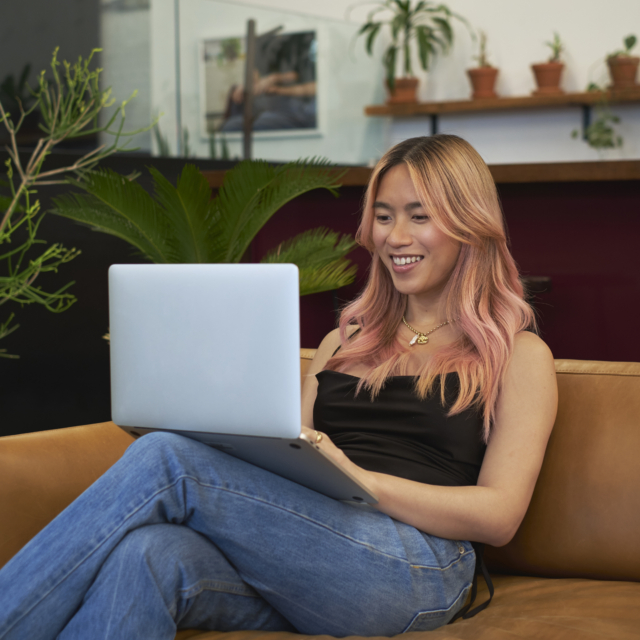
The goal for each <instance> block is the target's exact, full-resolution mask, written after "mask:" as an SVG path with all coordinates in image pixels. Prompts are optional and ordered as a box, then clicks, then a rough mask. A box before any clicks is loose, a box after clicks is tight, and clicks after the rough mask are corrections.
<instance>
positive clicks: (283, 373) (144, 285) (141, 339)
mask: <svg viewBox="0 0 640 640" xmlns="http://www.w3.org/2000/svg"><path fill="white" fill-rule="evenodd" d="M299 307H300V299H299V285H298V268H297V267H296V266H295V265H292V264H177V265H165V264H145V265H125V264H119V265H112V266H111V267H110V269H109V324H110V327H109V331H110V336H111V339H110V345H111V346H110V349H111V411H112V419H113V422H115V424H117V425H118V426H119V427H121V428H122V429H124V430H125V431H127V432H128V433H129V434H131V435H132V436H133V437H135V438H137V437H140V436H143V435H144V434H146V433H150V432H152V431H169V432H172V433H178V434H181V435H184V436H186V437H188V438H193V439H195V440H199V441H200V442H203V443H205V444H207V445H209V446H212V447H215V448H217V449H220V450H222V451H224V452H226V453H228V454H230V455H232V456H235V457H237V458H240V459H242V460H246V461H247V462H250V463H252V464H254V465H257V466H259V467H262V468H263V469H266V470H268V471H271V472H273V473H276V474H278V475H280V476H283V477H285V478H288V479H290V480H293V481H294V482H297V483H299V484H301V485H304V486H306V487H309V488H311V489H314V490H315V491H318V492H320V493H324V494H325V495H327V496H330V497H332V498H335V499H338V500H349V501H355V502H367V503H376V502H377V499H376V497H375V496H374V495H373V494H372V493H371V492H370V491H368V490H367V489H366V487H364V486H363V485H362V484H361V483H360V482H358V481H357V480H356V479H355V478H354V477H353V476H352V475H350V474H349V473H348V472H347V471H346V470H344V469H342V468H341V467H340V466H339V465H337V464H335V463H334V462H333V461H332V460H331V459H330V458H329V457H328V456H327V455H326V454H325V453H324V452H323V451H321V450H320V449H319V448H318V447H317V446H316V445H315V444H314V443H313V442H311V441H310V440H309V439H308V438H307V437H306V436H305V435H303V434H302V433H301V419H300V413H301V411H300V312H299Z"/></svg>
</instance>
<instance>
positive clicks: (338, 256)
mask: <svg viewBox="0 0 640 640" xmlns="http://www.w3.org/2000/svg"><path fill="white" fill-rule="evenodd" d="M356 246H357V245H356V242H355V241H354V240H353V238H352V237H351V236H343V237H340V236H339V234H338V233H336V232H334V231H330V230H328V229H324V228H318V229H311V230H310V231H305V232H303V233H301V234H299V235H297V236H295V237H294V238H291V239H290V240H287V241H286V242H283V243H282V244H280V245H279V246H278V247H276V248H275V249H274V250H272V251H270V252H269V253H268V254H267V255H266V256H265V257H264V258H263V259H262V262H265V263H274V262H277V263H293V264H295V265H297V266H298V269H299V270H300V295H308V294H310V293H318V292H320V291H331V290H333V289H338V288H340V287H343V286H345V285H347V284H351V283H352V282H353V280H354V279H355V274H356V271H357V266H356V265H354V264H352V263H351V261H350V260H348V259H346V257H345V256H346V255H347V254H348V253H349V252H351V251H352V250H353V249H354V248H355V247H356Z"/></svg>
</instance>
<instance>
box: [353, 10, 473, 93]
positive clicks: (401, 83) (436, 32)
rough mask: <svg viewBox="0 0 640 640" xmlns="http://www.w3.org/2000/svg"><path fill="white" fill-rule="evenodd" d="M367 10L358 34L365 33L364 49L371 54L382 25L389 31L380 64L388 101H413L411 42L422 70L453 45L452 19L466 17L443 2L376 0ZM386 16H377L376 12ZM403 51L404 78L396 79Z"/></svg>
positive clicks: (415, 88) (414, 87)
mask: <svg viewBox="0 0 640 640" xmlns="http://www.w3.org/2000/svg"><path fill="white" fill-rule="evenodd" d="M376 5H377V6H376V8H375V9H373V11H371V12H370V13H369V16H368V18H367V22H366V23H365V24H363V25H362V27H361V28H360V30H359V31H358V35H362V36H366V45H365V46H366V50H367V53H368V54H369V55H373V44H374V42H375V40H376V38H377V36H378V34H379V33H380V32H381V31H382V29H383V27H385V26H387V27H389V29H390V31H391V44H390V45H389V46H388V47H387V48H386V50H385V53H384V56H383V59H382V63H383V65H384V68H385V71H386V82H387V87H388V89H389V94H390V95H389V98H388V100H387V102H389V103H398V102H416V101H417V98H416V90H417V86H418V79H417V78H415V77H413V60H412V44H413V43H414V42H415V43H417V48H418V60H419V62H420V66H421V67H422V69H423V70H424V71H428V70H429V66H430V64H431V62H432V60H433V59H434V58H435V57H436V56H437V55H438V54H440V53H447V52H448V51H449V49H450V48H451V45H452V44H453V28H452V27H451V19H452V18H456V19H457V20H460V21H462V22H463V23H465V24H466V20H464V18H462V17H461V16H459V15H457V14H455V13H453V12H452V11H451V10H450V9H449V8H448V7H447V6H446V5H444V4H438V3H436V2H429V1H427V0H420V1H419V2H416V3H414V2H413V0H379V1H377V2H376ZM382 12H386V13H387V14H389V17H387V18H386V19H377V16H378V14H379V13H382ZM399 52H401V54H402V70H403V74H404V75H403V77H402V78H396V64H397V61H398V53H399Z"/></svg>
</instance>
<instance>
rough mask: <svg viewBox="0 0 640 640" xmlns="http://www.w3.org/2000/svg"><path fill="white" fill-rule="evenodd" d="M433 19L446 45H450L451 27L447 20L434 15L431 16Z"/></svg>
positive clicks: (451, 40)
mask: <svg viewBox="0 0 640 640" xmlns="http://www.w3.org/2000/svg"><path fill="white" fill-rule="evenodd" d="M433 21H434V22H435V24H437V25H438V26H439V27H440V31H441V32H442V35H443V36H444V39H445V40H446V42H447V46H450V45H451V44H452V43H453V29H452V28H451V25H450V24H449V21H448V20H445V19H444V18H435V17H434V18H433Z"/></svg>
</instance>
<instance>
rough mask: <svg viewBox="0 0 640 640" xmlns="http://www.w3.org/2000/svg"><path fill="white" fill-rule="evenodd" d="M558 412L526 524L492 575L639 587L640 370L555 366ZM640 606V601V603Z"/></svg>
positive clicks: (495, 555)
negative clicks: (574, 579)
mask: <svg viewBox="0 0 640 640" xmlns="http://www.w3.org/2000/svg"><path fill="white" fill-rule="evenodd" d="M556 371H557V374H558V390H559V407H558V417H557V419H556V423H555V426H554V428H553V433H552V434H551V439H550V441H549V446H548V448H547V452H546V455H545V459H544V464H543V466H542V471H541V473H540V477H539V479H538V482H537V484H536V489H535V492H534V494H533V498H532V500H531V505H530V506H529V509H528V511H527V514H526V516H525V519H524V521H523V522H522V525H521V526H520V528H519V530H518V532H517V534H516V536H515V537H514V539H513V540H512V541H511V542H510V543H509V544H508V545H507V546H506V547H503V548H501V549H490V548H487V556H486V557H487V560H488V565H489V567H490V568H491V570H492V571H504V572H506V573H519V574H522V575H535V576H549V577H565V578H567V577H586V578H606V579H613V580H640V553H638V551H637V548H638V547H637V544H638V535H640V461H639V459H638V458H639V456H640V364H638V363H630V362H587V361H577V360H558V361H556ZM638 606H640V600H639V602H638Z"/></svg>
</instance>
